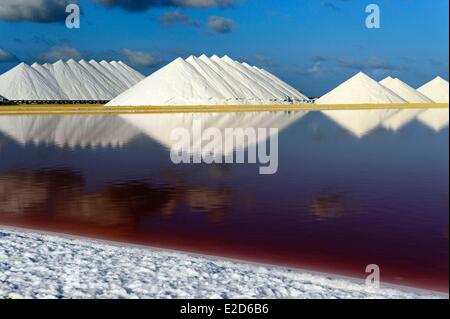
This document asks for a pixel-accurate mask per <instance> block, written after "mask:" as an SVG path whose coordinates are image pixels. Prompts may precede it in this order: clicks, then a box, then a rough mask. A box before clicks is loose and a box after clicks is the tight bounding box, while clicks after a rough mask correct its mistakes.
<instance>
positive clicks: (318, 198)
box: [309, 191, 345, 219]
mask: <svg viewBox="0 0 450 319" xmlns="http://www.w3.org/2000/svg"><path fill="white" fill-rule="evenodd" d="M344 196H345V194H343V193H339V192H331V191H325V192H319V193H317V194H315V195H314V198H313V199H312V201H311V204H310V206H309V209H310V211H311V212H312V213H313V214H314V215H316V216H317V217H319V218H322V219H330V218H336V217H340V216H341V215H342V214H343V213H344Z"/></svg>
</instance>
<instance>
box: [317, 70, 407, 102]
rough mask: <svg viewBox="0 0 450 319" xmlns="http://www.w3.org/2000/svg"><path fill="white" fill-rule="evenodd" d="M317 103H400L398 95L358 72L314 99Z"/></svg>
mask: <svg viewBox="0 0 450 319" xmlns="http://www.w3.org/2000/svg"><path fill="white" fill-rule="evenodd" d="M316 103H317V104H391V103H396V104H401V103H407V102H406V101H405V100H404V99H402V98H401V97H400V96H398V95H397V94H395V93H394V92H392V91H391V90H389V89H387V88H385V87H384V86H382V85H381V84H380V83H378V82H377V81H375V80H373V79H372V78H370V77H369V76H367V75H366V74H364V73H362V72H359V73H358V74H356V75H355V76H353V77H352V78H350V79H348V80H347V81H345V82H344V83H342V84H341V85H339V86H338V87H336V88H335V89H334V90H332V91H330V92H328V93H327V94H325V95H324V96H322V97H321V98H320V99H318V100H317V101H316Z"/></svg>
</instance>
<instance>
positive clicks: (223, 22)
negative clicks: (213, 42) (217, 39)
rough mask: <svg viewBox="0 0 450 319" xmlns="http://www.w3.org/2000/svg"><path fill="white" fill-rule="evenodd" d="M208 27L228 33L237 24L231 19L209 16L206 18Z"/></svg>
mask: <svg viewBox="0 0 450 319" xmlns="http://www.w3.org/2000/svg"><path fill="white" fill-rule="evenodd" d="M208 28H209V29H210V30H211V31H214V32H217V33H230V32H231V31H233V29H236V28H237V24H236V23H235V22H234V21H233V20H231V19H227V18H224V17H219V16H211V17H209V18H208Z"/></svg>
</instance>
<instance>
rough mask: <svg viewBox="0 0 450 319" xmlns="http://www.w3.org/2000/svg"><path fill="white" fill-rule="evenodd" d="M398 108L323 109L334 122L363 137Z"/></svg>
mask: <svg viewBox="0 0 450 319" xmlns="http://www.w3.org/2000/svg"><path fill="white" fill-rule="evenodd" d="M396 112H398V110H332V111H322V113H323V114H325V115H326V116H328V117H329V118H330V119H332V120H333V121H334V122H336V123H338V124H339V125H340V126H342V127H343V128H345V129H347V130H348V131H350V132H352V133H353V134H354V135H355V136H356V137H358V138H361V137H363V136H364V135H366V134H368V133H369V132H371V131H372V130H374V129H376V128H377V127H378V126H380V125H381V123H383V121H384V120H386V119H387V118H389V117H390V116H392V115H393V114H395V113H396Z"/></svg>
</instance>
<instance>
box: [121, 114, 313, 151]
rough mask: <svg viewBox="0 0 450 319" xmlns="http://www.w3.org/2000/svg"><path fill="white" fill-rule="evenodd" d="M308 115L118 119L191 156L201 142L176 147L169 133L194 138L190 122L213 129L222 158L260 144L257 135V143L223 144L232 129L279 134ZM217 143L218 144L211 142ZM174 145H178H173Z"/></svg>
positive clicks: (244, 140)
mask: <svg viewBox="0 0 450 319" xmlns="http://www.w3.org/2000/svg"><path fill="white" fill-rule="evenodd" d="M307 113H308V112H294V113H289V112H258V113H248V112H247V113H194V114H192V113H191V114H190V113H184V114H148V115H142V114H139V115H121V117H122V118H123V119H124V120H125V121H127V122H128V123H130V124H132V125H134V126H135V127H136V128H137V129H139V130H141V131H142V132H144V133H145V134H147V135H148V136H149V137H150V138H152V139H154V140H156V141H158V142H159V143H161V144H162V145H164V146H165V147H167V148H169V149H172V148H173V147H176V148H177V149H176V150H177V151H178V150H183V149H190V151H191V153H202V143H204V141H202V139H201V138H198V139H196V140H194V141H189V142H191V143H192V145H184V144H182V143H181V144H180V143H176V142H177V141H176V140H173V139H171V136H170V135H171V133H172V132H173V130H174V129H177V128H183V129H186V130H187V131H188V132H189V133H190V136H195V134H196V133H195V132H194V122H195V121H196V122H197V123H199V124H200V125H201V127H202V128H203V129H206V128H216V129H218V130H219V131H220V132H221V135H222V137H223V139H222V144H221V145H220V146H221V147H217V148H216V149H221V151H222V153H223V155H227V154H230V153H232V152H233V151H235V150H236V149H247V148H249V147H251V146H254V145H252V144H251V143H259V142H262V140H261V138H262V137H261V135H257V136H256V137H257V140H255V141H249V140H248V139H246V138H242V139H239V138H237V139H236V142H235V144H234V145H233V144H226V143H223V141H224V140H227V138H229V135H230V134H232V131H231V130H227V129H230V128H231V129H233V128H243V129H246V128H253V129H255V130H257V129H259V128H267V129H268V128H278V131H279V132H281V131H283V130H284V129H286V128H287V127H289V126H290V125H292V124H293V123H294V122H296V121H298V120H300V119H301V118H302V117H303V116H305V115H306V114H307ZM263 138H265V139H269V138H270V135H267V136H266V135H265V136H264V137H263ZM215 142H218V141H215ZM176 144H178V145H176Z"/></svg>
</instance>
